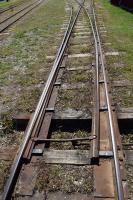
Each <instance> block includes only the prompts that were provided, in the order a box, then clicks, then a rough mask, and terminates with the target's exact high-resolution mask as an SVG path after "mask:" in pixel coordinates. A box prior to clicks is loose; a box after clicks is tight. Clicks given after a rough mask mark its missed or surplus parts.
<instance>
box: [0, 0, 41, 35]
mask: <svg viewBox="0 0 133 200" xmlns="http://www.w3.org/2000/svg"><path fill="white" fill-rule="evenodd" d="M41 3H42V0H37V1H35V2H32V3H30V4H28V5H23V7H22V8H20V9H19V10H18V11H17V12H15V13H13V14H12V13H10V14H9V16H8V15H7V17H6V18H4V19H1V20H0V33H2V32H3V31H5V30H6V29H7V28H9V27H10V26H11V25H13V24H14V23H15V22H17V21H18V20H20V19H21V18H22V17H24V16H25V15H26V14H28V13H29V12H30V11H32V10H33V9H34V8H36V7H37V6H39V5H40V4H41ZM8 11H9V10H8Z"/></svg>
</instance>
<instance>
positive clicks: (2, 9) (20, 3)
mask: <svg viewBox="0 0 133 200" xmlns="http://www.w3.org/2000/svg"><path fill="white" fill-rule="evenodd" d="M23 3H24V2H19V3H16V4H14V5H10V6H8V7H6V8H1V9H0V15H1V14H3V13H5V12H7V11H9V10H12V9H14V8H16V7H17V6H19V5H23Z"/></svg>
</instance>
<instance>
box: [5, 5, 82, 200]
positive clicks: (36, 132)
mask: <svg viewBox="0 0 133 200" xmlns="http://www.w3.org/2000/svg"><path fill="white" fill-rule="evenodd" d="M81 8H82V7H81V6H80V8H79V10H78V12H77V14H76V16H75V17H74V16H73V15H74V13H73V8H71V16H70V20H69V24H68V27H67V30H66V32H65V35H64V38H63V40H62V43H61V46H60V48H59V50H58V53H57V55H56V59H55V61H54V64H53V67H52V70H51V72H50V74H49V77H48V80H47V82H46V85H45V88H44V90H43V92H42V95H41V97H40V100H39V103H38V105H37V107H36V110H35V113H34V116H33V118H32V120H31V122H30V124H29V126H28V129H27V131H26V136H25V138H24V140H23V143H22V145H21V147H20V150H19V152H18V155H17V157H16V159H15V161H14V164H13V166H12V168H11V174H10V177H9V179H8V181H7V184H6V186H5V190H4V194H3V200H9V199H10V198H11V193H12V189H13V187H14V182H15V181H16V176H17V174H18V171H19V170H20V168H21V166H22V162H23V158H24V157H25V155H24V154H25V153H26V154H27V156H26V157H27V158H29V159H30V158H31V153H32V149H33V147H34V141H33V140H32V138H34V137H41V135H40V132H41V131H40V130H41V126H42V123H43V121H44V118H45V115H46V108H47V106H48V103H49V99H50V96H51V94H52V90H53V87H54V84H55V82H56V79H57V76H58V73H59V70H60V68H59V66H60V64H61V62H62V59H63V56H64V52H65V49H66V47H67V44H68V41H69V38H70V36H71V33H72V30H73V27H74V25H75V23H76V20H77V18H78V15H79V13H80V11H81ZM46 117H47V116H46ZM47 118H48V117H47ZM47 120H50V119H47ZM43 137H44V136H43ZM27 151H28V152H27Z"/></svg>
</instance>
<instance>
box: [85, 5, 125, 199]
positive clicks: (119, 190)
mask: <svg viewBox="0 0 133 200" xmlns="http://www.w3.org/2000/svg"><path fill="white" fill-rule="evenodd" d="M92 4H93V5H92V6H91V7H92V12H93V13H92V16H93V17H94V19H93V22H94V25H93V22H92V19H91V17H90V14H89V13H88V12H87V10H86V8H85V7H84V10H85V12H86V14H87V16H88V18H89V21H90V24H91V28H92V32H93V37H94V41H95V48H97V50H96V54H97V52H98V57H97V56H96V59H97V58H98V60H99V56H100V58H101V59H100V61H101V67H102V71H103V77H104V84H105V94H106V101H107V107H108V116H109V125H110V134H111V141H112V149H113V155H114V165H115V174H116V184H117V194H118V200H124V192H123V186H122V178H121V173H120V164H119V159H118V152H117V144H116V138H115V132H114V126H113V116H112V110H111V102H110V98H109V90H108V84H107V77H106V71H105V65H104V57H103V52H102V47H101V40H100V36H99V31H98V28H97V23H96V14H95V10H94V2H92ZM98 60H97V62H96V63H97V64H98V63H99V61H98ZM97 64H96V70H97V80H96V82H97V83H96V84H98V85H99V66H97ZM98 88H99V86H98V87H97V91H96V95H97V97H96V99H98V96H99V89H98ZM97 104H99V103H98V102H97ZM98 107H99V105H97V108H98ZM95 111H98V113H99V110H97V109H96V110H95ZM98 113H97V114H98ZM98 121H99V116H98ZM94 122H95V125H97V123H98V122H97V120H95V119H94ZM95 125H94V126H95Z"/></svg>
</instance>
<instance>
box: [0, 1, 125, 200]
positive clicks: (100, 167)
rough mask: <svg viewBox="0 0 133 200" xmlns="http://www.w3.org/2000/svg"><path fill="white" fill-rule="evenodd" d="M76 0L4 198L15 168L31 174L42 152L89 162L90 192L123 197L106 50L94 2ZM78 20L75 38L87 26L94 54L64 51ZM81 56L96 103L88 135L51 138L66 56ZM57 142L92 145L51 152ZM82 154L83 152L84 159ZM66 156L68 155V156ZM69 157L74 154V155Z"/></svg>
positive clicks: (7, 194) (9, 186)
mask: <svg viewBox="0 0 133 200" xmlns="http://www.w3.org/2000/svg"><path fill="white" fill-rule="evenodd" d="M76 2H77V6H79V7H78V9H77V11H76V12H75V10H74V9H73V7H72V6H71V9H70V10H71V11H70V18H69V23H68V25H67V28H66V31H65V34H64V37H63V40H62V42H61V45H60V47H59V50H58V52H57V54H56V57H55V60H54V64H53V67H52V70H51V72H50V74H49V77H48V79H47V82H46V84H45V87H44V90H43V92H42V95H41V97H40V100H39V102H38V105H37V107H36V110H35V113H34V115H33V116H32V118H31V119H30V122H29V125H28V127H27V130H26V132H25V137H24V140H23V143H22V144H21V146H20V149H19V152H18V154H17V156H16V158H15V160H14V163H13V166H12V168H11V173H10V176H9V179H8V180H7V183H6V185H5V189H4V194H3V199H4V200H6V199H11V197H12V195H13V190H14V186H15V184H16V182H17V180H18V176H19V174H20V173H21V169H23V172H22V174H26V175H27V176H28V175H29V176H32V175H31V174H32V173H33V171H34V170H33V169H32V167H31V164H33V163H34V164H36V163H38V162H39V161H40V160H41V159H42V158H43V156H44V155H45V156H46V155H47V157H48V161H47V162H48V163H50V164H51V165H52V164H68V165H81V166H82V165H90V166H93V168H94V169H93V176H94V188H95V191H93V194H91V195H92V196H93V197H94V199H99V198H100V199H101V198H103V199H105V198H112V199H118V200H122V199H124V198H125V197H126V198H127V196H126V195H127V194H125V188H124V187H123V180H125V179H124V178H123V174H122V170H124V169H125V166H124V155H123V150H122V143H121V139H120V133H119V129H118V124H117V118H116V112H115V107H114V106H113V104H112V102H111V92H110V85H109V80H108V76H107V69H106V62H105V56H104V54H103V51H102V44H101V41H100V35H99V31H98V27H97V20H96V14H95V9H94V4H93V1H92V2H91V4H90V5H89V6H88V4H87V5H86V2H79V1H76ZM86 7H87V8H86ZM81 14H83V15H85V16H86V17H87V19H86V18H85V19H86V23H85V27H84V26H83V25H78V23H79V22H78V20H80V18H81ZM79 24H80V23H79ZM87 24H88V25H87ZM76 26H77V30H80V34H79V33H78V37H79V38H80V37H81V36H82V33H81V29H85V30H86V29H88V31H87V34H89V35H90V32H89V31H90V30H91V33H92V36H91V37H92V39H93V45H94V51H95V53H94V55H95V56H94V57H93V56H92V54H74V55H69V53H68V52H69V49H70V46H71V40H72V36H73V35H77V33H76V32H74V30H75V27H76ZM79 35H80V36H79ZM82 37H83V36H82ZM79 38H78V39H79ZM84 39H86V36H84ZM77 55H78V57H77ZM84 56H87V57H88V56H90V57H91V56H92V57H93V59H94V63H93V66H94V67H93V76H94V77H93V91H94V92H93V96H94V97H93V107H94V109H93V113H92V115H93V120H92V134H91V135H87V137H74V138H73V137H72V138H65V139H64V138H63V139H62V138H60V139H59V138H51V134H49V133H50V128H51V121H52V118H53V114H54V111H55V104H56V99H57V96H58V92H59V89H60V86H61V82H60V81H61V77H62V75H63V73H64V70H65V63H66V62H67V59H69V58H74V59H78V58H79V57H80V58H82V57H84ZM57 142H58V143H59V144H61V143H63V144H64V143H72V146H73V147H75V146H76V147H78V146H82V145H83V142H88V143H89V147H90V148H87V149H86V148H85V150H83V151H82V152H81V151H80V148H79V150H73V151H66V150H64V151H63V150H60V151H58V150H55V151H54V150H53V149H52V152H51V151H49V150H48V148H49V146H50V145H51V144H52V143H57ZM88 143H87V145H88ZM85 145H86V144H85ZM69 153H70V154H71V155H70V156H68V155H69ZM53 155H55V156H57V155H58V156H60V155H61V156H62V155H63V156H64V158H63V157H59V159H57V158H56V159H53V157H52V156H53ZM75 155H76V156H77V155H79V156H80V160H78V159H79V157H78V156H77V158H75V157H74V156H75ZM84 156H85V158H84V159H82V157H84ZM67 157H69V159H68V158H67ZM61 158H62V160H61ZM73 158H75V160H74V159H73ZM45 162H46V160H45ZM101 174H102V177H101ZM19 178H20V176H19ZM24 184H26V180H24ZM105 185H106V186H105ZM25 187H26V186H25Z"/></svg>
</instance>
